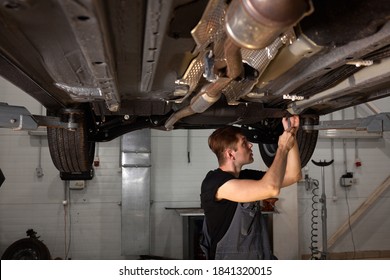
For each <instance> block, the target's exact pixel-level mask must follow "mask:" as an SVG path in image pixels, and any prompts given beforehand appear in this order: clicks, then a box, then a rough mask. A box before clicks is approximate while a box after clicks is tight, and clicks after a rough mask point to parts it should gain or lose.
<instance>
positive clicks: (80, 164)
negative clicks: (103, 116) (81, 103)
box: [47, 110, 95, 180]
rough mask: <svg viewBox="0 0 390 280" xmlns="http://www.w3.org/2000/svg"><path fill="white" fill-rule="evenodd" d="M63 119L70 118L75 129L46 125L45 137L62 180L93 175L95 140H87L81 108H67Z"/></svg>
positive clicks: (84, 178)
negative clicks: (74, 124) (75, 125)
mask: <svg viewBox="0 0 390 280" xmlns="http://www.w3.org/2000/svg"><path fill="white" fill-rule="evenodd" d="M61 118H63V119H69V118H71V119H72V122H74V123H77V125H78V127H77V128H76V129H65V128H56V127H48V128H47V139H48V143H49V150H50V155H51V158H52V161H53V163H54V165H55V167H56V168H57V169H58V170H59V171H60V174H61V179H63V180H68V179H69V180H86V179H92V177H93V167H92V164H93V158H94V153H95V142H94V141H89V140H88V127H87V119H86V117H85V113H84V111H82V110H67V111H65V112H63V114H62V115H61Z"/></svg>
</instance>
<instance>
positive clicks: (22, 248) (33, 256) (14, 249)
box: [1, 237, 51, 260]
mask: <svg viewBox="0 0 390 280" xmlns="http://www.w3.org/2000/svg"><path fill="white" fill-rule="evenodd" d="M1 259H2V260H51V255H50V251H49V249H48V248H47V247H46V245H45V244H44V243H43V242H42V241H40V240H38V239H35V238H31V237H30V238H23V239H20V240H18V241H15V242H14V243H12V244H11V245H10V246H9V247H8V248H7V249H6V250H5V252H4V254H3V256H2V257H1Z"/></svg>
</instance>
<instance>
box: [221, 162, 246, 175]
mask: <svg viewBox="0 0 390 280" xmlns="http://www.w3.org/2000/svg"><path fill="white" fill-rule="evenodd" d="M219 168H220V169H221V170H222V171H225V172H228V173H230V174H232V175H233V176H234V177H236V178H238V177H239V175H240V171H241V166H235V165H234V164H233V163H232V162H231V163H226V164H223V165H220V166H219Z"/></svg>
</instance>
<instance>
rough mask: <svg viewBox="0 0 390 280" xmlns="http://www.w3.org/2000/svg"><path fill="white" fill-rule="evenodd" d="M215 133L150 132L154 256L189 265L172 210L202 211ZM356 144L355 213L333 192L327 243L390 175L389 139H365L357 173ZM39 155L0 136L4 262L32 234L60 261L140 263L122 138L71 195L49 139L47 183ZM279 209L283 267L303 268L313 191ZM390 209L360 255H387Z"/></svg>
mask: <svg viewBox="0 0 390 280" xmlns="http://www.w3.org/2000/svg"><path fill="white" fill-rule="evenodd" d="M0 96H1V98H0V102H7V103H9V104H11V105H21V106H26V107H27V108H28V109H29V110H30V112H32V113H33V114H39V113H40V105H39V104H38V103H37V102H35V101H34V100H32V99H31V98H30V97H28V96H27V95H26V94H24V93H22V92H20V91H19V90H18V89H15V88H14V87H13V86H11V85H9V84H8V83H7V82H5V81H4V80H0ZM386 101H388V100H386ZM381 105H382V106H385V108H382V110H384V111H385V110H387V111H390V101H389V102H387V103H383V102H381ZM188 133H189V136H190V139H189V141H188V138H187V137H188ZM210 133H211V131H210V130H191V131H189V132H187V131H186V130H177V131H173V132H162V131H152V147H151V148H152V167H151V171H152V172H151V174H152V178H151V200H152V204H151V231H152V232H151V252H150V254H151V255H155V256H160V257H165V258H179V259H180V258H182V250H183V247H182V220H181V219H182V218H181V217H180V216H179V215H178V214H177V213H176V212H175V211H174V210H169V209H166V208H180V207H199V205H200V202H199V192H200V183H201V181H202V179H203V177H204V175H205V174H206V172H207V171H208V170H210V169H213V168H216V159H215V157H214V155H213V154H212V153H211V152H210V151H209V148H208V146H207V137H208V135H209V134H210ZM340 141H341V140H336V141H335V147H336V152H335V154H336V156H335V157H336V158H335V165H336V166H337V168H336V178H339V177H340V176H341V174H342V173H343V172H344V170H343V163H342V149H341V148H342V145H341V142H340ZM329 143H330V142H329V140H327V139H321V140H319V142H318V146H317V150H316V152H315V155H314V156H313V159H316V160H322V159H329V155H330V152H329V147H330V144H329ZM353 145H354V141H351V140H349V141H347V150H348V160H349V161H348V162H349V163H348V164H349V165H348V166H349V167H350V168H351V170H349V171H353V172H354V173H355V177H356V178H357V181H358V183H357V184H356V185H355V186H353V187H351V188H350V190H349V192H348V204H347V202H346V199H345V194H344V190H343V189H342V188H341V187H340V186H337V187H336V190H337V200H336V201H333V200H332V189H331V188H329V187H328V186H327V196H328V232H329V233H328V236H329V237H330V236H331V234H332V233H333V232H334V231H335V230H336V229H337V228H338V227H339V226H340V225H341V224H342V223H343V222H344V221H345V219H346V218H347V216H348V208H347V205H349V211H350V213H353V211H354V210H355V209H356V207H358V205H359V204H360V203H362V202H363V201H364V200H365V198H366V197H367V196H368V195H369V194H370V193H371V192H372V191H373V190H374V189H375V188H376V187H377V186H378V185H379V184H380V183H381V182H382V181H383V180H384V179H385V178H386V177H387V176H388V175H389V174H390V172H389V171H390V167H389V164H388V163H389V157H390V148H389V140H384V139H378V140H377V139H375V140H364V141H363V140H359V143H358V145H359V157H360V159H361V160H362V162H363V166H362V167H361V168H360V169H358V170H353V169H352V165H353V154H354V146H353ZM39 146H40V143H39V138H38V137H37V136H29V135H28V134H27V132H15V131H12V130H10V129H0V168H1V169H2V170H3V173H4V174H5V176H6V181H5V183H4V184H3V186H2V187H1V188H0V255H2V254H3V252H4V250H5V249H6V248H7V247H8V246H9V245H10V244H11V243H12V242H14V241H16V240H18V239H20V238H24V237H25V231H26V230H27V229H29V228H33V229H34V230H35V231H37V232H38V235H40V236H41V239H43V240H44V243H45V244H46V245H47V246H48V248H49V250H50V252H51V254H52V257H53V258H56V257H59V258H65V256H67V257H68V258H72V259H125V258H127V259H131V258H135V257H132V256H121V220H120V219H121V207H120V201H121V183H122V179H121V173H120V172H121V169H120V168H119V166H120V157H119V155H120V151H119V149H120V139H119V138H118V139H115V140H113V141H110V142H106V143H99V158H100V166H99V167H97V168H95V173H96V175H95V177H94V179H93V180H91V181H88V182H87V186H86V188H85V189H83V190H71V191H69V192H66V191H65V189H66V188H65V183H64V182H63V181H61V180H60V179H59V176H58V173H57V170H56V169H55V168H54V166H53V164H52V162H51V159H50V155H49V151H48V146H47V140H46V139H43V140H42V168H43V172H44V176H43V177H42V178H38V177H37V176H36V174H35V168H36V167H37V165H38V158H39ZM253 150H254V151H255V162H254V163H253V164H251V165H250V166H247V167H248V168H258V167H260V169H262V170H264V169H265V167H264V164H263V163H262V161H261V159H260V155H259V153H257V151H258V148H257V147H256V146H255V147H254V148H253ZM187 151H189V152H190V162H188V154H187ZM308 167H309V171H308V173H309V175H310V177H313V178H316V179H320V170H319V168H318V167H315V166H313V165H312V164H311V163H310V164H309V165H308ZM326 174H327V182H329V180H328V174H330V172H328V170H326ZM63 200H67V201H69V204H68V206H66V207H64V206H63V204H62V202H63ZM276 205H277V207H278V210H279V212H280V214H277V215H274V241H275V244H274V247H275V252H276V254H277V255H278V257H279V258H280V259H297V258H299V257H300V253H308V252H309V250H308V247H309V246H310V228H309V227H310V207H311V198H310V192H308V191H306V190H305V188H304V187H303V186H301V185H298V186H292V187H290V188H289V189H285V190H283V191H282V194H281V196H280V200H279V202H277V204H276ZM389 205H390V203H389V192H386V193H385V194H384V195H383V196H382V197H381V198H380V200H379V201H378V202H377V203H376V204H375V205H374V206H373V207H372V209H371V210H370V211H369V212H368V213H367V215H365V216H364V217H363V218H362V219H361V220H360V221H359V222H358V223H357V224H356V225H354V226H353V229H352V230H353V236H354V241H355V247H356V248H355V249H356V250H389V249H390V240H389V236H390V219H388V215H389V213H390V208H389V207H390V206H389ZM65 210H66V211H65ZM69 213H70V215H69ZM66 214H68V215H67V216H66ZM65 216H66V218H67V219H66V221H67V223H66V228H65V222H64V219H65ZM65 231H66V232H67V233H66V237H67V238H66V242H67V243H66V244H65ZM69 231H71V233H72V234H71V239H69V236H70V234H69ZM350 236H351V235H350V233H347V234H346V235H345V237H343V238H342V239H340V240H339V241H338V242H337V243H336V245H335V247H334V248H333V250H334V251H336V252H342V251H351V250H353V248H352V242H351V237H350ZM286 240H288V242H286ZM69 243H70V245H69ZM65 245H66V247H65ZM66 252H67V253H66Z"/></svg>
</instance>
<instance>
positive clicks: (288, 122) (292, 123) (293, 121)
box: [282, 115, 299, 131]
mask: <svg viewBox="0 0 390 280" xmlns="http://www.w3.org/2000/svg"><path fill="white" fill-rule="evenodd" d="M282 123H283V128H284V130H286V131H289V130H290V129H291V128H294V127H295V128H296V130H298V128H299V116H297V115H294V116H291V117H289V118H288V117H285V118H283V119H282Z"/></svg>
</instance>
